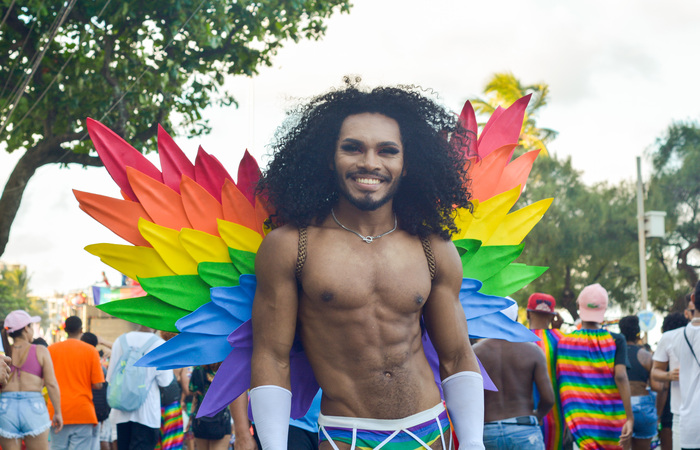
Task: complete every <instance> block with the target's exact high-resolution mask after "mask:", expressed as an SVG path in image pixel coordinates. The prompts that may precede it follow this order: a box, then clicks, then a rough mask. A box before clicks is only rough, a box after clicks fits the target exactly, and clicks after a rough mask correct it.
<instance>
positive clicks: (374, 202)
mask: <svg viewBox="0 0 700 450" xmlns="http://www.w3.org/2000/svg"><path fill="white" fill-rule="evenodd" d="M292 118H293V119H294V120H295V122H294V123H293V124H291V125H289V126H288V128H287V132H286V134H283V135H278V141H277V144H276V145H275V147H274V150H275V154H274V155H273V160H272V162H271V163H270V165H269V167H268V169H267V171H266V172H265V174H264V175H263V178H262V180H261V185H260V187H261V190H262V192H263V193H264V194H266V195H267V197H268V199H269V202H270V203H271V204H272V206H273V207H274V209H275V211H276V216H273V221H274V222H275V225H277V226H278V228H276V229H274V230H273V231H272V232H270V234H269V235H268V236H267V237H266V238H265V239H264V241H263V243H262V245H261V246H260V249H259V251H258V254H257V259H256V264H255V273H256V275H257V279H258V285H257V291H256V294H255V301H254V304H253V341H254V345H253V360H252V379H251V387H252V388H253V389H252V390H251V392H250V396H251V404H252V409H253V418H254V420H255V424H256V428H257V430H258V434H259V436H260V439H261V442H262V444H263V448H264V449H274V450H282V449H286V448H287V443H286V439H287V423H288V418H289V411H290V402H291V393H290V372H289V370H290V369H289V368H290V365H289V352H290V348H291V346H292V342H293V339H294V336H295V331H298V333H299V335H300V337H301V339H302V343H303V345H304V349H305V351H306V354H307V355H308V358H309V361H310V363H311V366H312V369H313V371H314V374H315V376H316V379H317V380H318V383H319V385H320V386H321V388H322V389H323V397H322V402H321V415H320V416H319V427H320V432H319V440H320V441H321V442H320V448H321V449H326V450H327V449H343V450H344V449H349V448H351V447H353V448H354V447H370V448H375V447H376V446H378V445H380V444H382V442H384V441H387V443H386V444H385V445H384V446H383V447H382V448H383V449H385V450H391V449H392V448H396V447H397V446H399V445H406V442H407V441H415V442H414V444H415V448H424V447H423V446H422V444H426V445H427V446H428V447H430V448H433V449H442V448H447V447H448V446H449V445H450V425H449V422H448V420H447V415H446V412H445V409H444V407H443V405H442V402H441V399H440V392H439V390H438V386H437V385H436V384H435V381H434V378H433V374H432V372H431V369H430V366H429V365H428V361H427V359H426V357H425V354H424V352H423V347H422V343H421V333H422V330H423V328H424V329H425V330H427V333H428V334H429V336H430V338H431V340H432V342H433V344H434V346H435V348H436V350H437V354H438V357H439V361H440V376H441V378H442V387H443V390H444V393H445V400H446V405H447V410H448V411H449V414H450V419H451V420H452V423H453V425H454V428H455V432H456V435H457V438H458V440H459V442H460V446H461V448H468V449H472V448H474V449H476V448H483V443H482V432H483V381H482V377H481V374H480V373H479V367H478V363H477V360H476V357H475V355H474V353H473V351H472V349H471V346H470V345H469V341H468V332H467V322H466V319H465V315H464V311H463V309H462V307H461V306H460V303H459V300H458V295H459V290H460V286H461V281H462V267H461V263H460V258H459V254H458V252H457V250H456V248H455V246H454V245H453V244H452V242H451V241H450V235H451V234H452V233H454V232H455V231H456V226H455V223H454V219H453V215H452V211H453V208H454V207H471V205H470V202H469V197H470V195H469V192H468V190H467V188H466V186H467V174H466V164H465V162H466V161H465V159H464V155H463V154H462V152H461V151H459V149H455V148H452V147H451V146H450V144H448V141H447V138H448V136H450V134H451V133H454V132H455V130H456V127H457V126H458V125H457V123H456V122H457V121H456V116H454V115H453V114H452V113H450V112H448V111H446V110H445V109H443V108H442V107H440V106H438V105H437V104H435V103H434V102H433V101H431V100H429V99H427V98H425V97H424V96H423V95H421V94H420V93H418V92H416V91H415V90H413V89H398V88H377V89H374V90H372V91H371V92H364V91H361V90H359V89H357V88H356V87H354V86H350V87H348V88H346V89H343V90H338V91H332V92H330V93H328V94H325V95H322V96H320V97H317V98H315V99H313V100H312V101H311V102H310V103H309V104H308V105H306V106H305V107H303V108H302V109H301V110H299V111H296V114H295V115H294V116H292ZM421 318H422V320H421ZM401 448H404V447H401ZM412 448H413V447H412Z"/></svg>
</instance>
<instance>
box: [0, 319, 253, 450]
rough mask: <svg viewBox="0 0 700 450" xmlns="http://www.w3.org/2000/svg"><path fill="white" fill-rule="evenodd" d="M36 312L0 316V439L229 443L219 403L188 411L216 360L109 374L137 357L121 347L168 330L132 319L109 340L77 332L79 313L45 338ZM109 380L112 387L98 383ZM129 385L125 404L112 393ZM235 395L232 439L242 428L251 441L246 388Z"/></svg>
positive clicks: (105, 446)
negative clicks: (211, 411)
mask: <svg viewBox="0 0 700 450" xmlns="http://www.w3.org/2000/svg"><path fill="white" fill-rule="evenodd" d="M39 321H40V317H39V316H31V315H29V314H28V313H27V312H26V311H23V310H17V311H12V312H11V313H10V314H8V315H7V317H6V318H5V320H4V322H3V326H2V328H3V331H2V336H3V348H4V349H5V352H6V355H3V356H2V358H0V449H2V450H15V449H16V450H19V449H27V450H34V449H36V450H41V449H48V448H51V449H52V450H53V449H77V450H80V449H87V450H117V449H149V450H153V449H159V450H174V449H192V450H193V449H197V450H209V449H211V450H227V449H229V448H230V443H231V438H232V436H233V430H234V427H233V423H232V420H231V418H232V415H231V413H229V412H228V409H227V410H226V412H225V413H223V414H222V415H221V417H223V420H220V421H218V422H215V421H211V420H209V419H208V418H201V419H195V418H194V417H195V416H196V412H197V405H198V403H199V402H201V398H202V397H203V395H204V394H205V393H206V390H207V388H208V385H209V384H210V383H211V379H212V378H213V375H214V373H215V372H216V368H217V366H216V365H212V366H203V367H193V368H192V367H190V368H180V369H174V370H156V369H154V368H142V370H140V372H139V374H140V377H139V378H133V377H131V378H130V377H129V376H125V377H123V380H122V381H120V380H118V378H119V376H117V375H116V373H117V372H119V368H120V367H125V365H129V366H131V365H133V362H134V360H136V359H138V358H133V359H132V360H128V358H123V355H124V354H125V353H134V354H135V355H142V354H143V353H145V352H148V351H150V350H152V349H154V348H156V347H157V346H159V345H160V344H162V343H163V342H164V340H167V339H170V338H172V337H173V336H174V335H175V333H168V332H161V331H159V332H155V330H153V329H149V328H146V327H140V328H139V329H138V330H136V331H133V332H129V333H126V334H124V335H122V336H120V337H119V339H117V340H116V341H115V342H113V343H112V342H109V341H106V340H104V339H102V338H100V337H98V336H97V335H95V334H94V333H91V332H83V324H82V320H81V319H80V318H79V317H77V316H70V317H68V318H67V319H66V320H65V324H64V327H63V329H64V331H65V333H66V336H65V337H66V338H65V340H60V341H58V342H56V343H54V344H51V345H47V343H46V341H45V340H43V339H41V338H37V339H34V326H33V324H35V323H37V322H39ZM144 345H145V348H141V347H144ZM98 347H102V348H103V349H101V350H98ZM105 350H106V352H105ZM107 355H109V356H107ZM123 363H124V364H123ZM110 383H111V384H112V387H113V388H117V389H111V390H110V389H108V387H109V384H110ZM124 383H128V385H127V384H124ZM132 388H139V389H142V390H143V393H142V396H143V398H142V400H141V401H139V402H138V404H135V405H133V406H131V407H126V406H125V404H124V403H122V404H120V403H119V401H118V400H117V401H115V400H114V399H118V398H119V397H120V396H121V398H122V399H124V398H128V397H129V396H130V395H132V394H125V392H126V391H129V390H133V389H132ZM134 398H136V397H134ZM110 399H111V400H110ZM243 400H244V401H245V403H244V404H243V405H239V406H237V407H238V410H237V415H238V421H237V423H236V427H239V428H240V429H238V428H236V430H237V431H238V433H239V436H241V435H242V436H243V437H242V438H241V441H242V442H245V441H246V436H245V435H246V434H247V435H248V437H249V439H250V440H251V441H252V442H254V440H253V438H252V434H251V432H250V422H249V421H248V417H247V396H246V398H245V399H243ZM239 403H240V402H239ZM236 404H237V405H238V403H236ZM188 425H189V426H188Z"/></svg>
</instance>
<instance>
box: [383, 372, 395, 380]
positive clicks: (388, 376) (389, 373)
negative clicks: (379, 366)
mask: <svg viewBox="0 0 700 450" xmlns="http://www.w3.org/2000/svg"><path fill="white" fill-rule="evenodd" d="M384 376H385V377H387V378H391V377H392V376H394V375H393V374H392V373H391V372H389V371H386V372H384Z"/></svg>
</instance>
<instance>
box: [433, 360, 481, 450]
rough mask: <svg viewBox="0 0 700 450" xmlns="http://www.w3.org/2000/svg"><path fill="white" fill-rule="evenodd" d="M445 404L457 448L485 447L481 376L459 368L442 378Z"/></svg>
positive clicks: (461, 449)
mask: <svg viewBox="0 0 700 450" xmlns="http://www.w3.org/2000/svg"><path fill="white" fill-rule="evenodd" d="M442 392H443V393H444V394H445V405H446V406H447V412H448V413H449V414H450V419H451V420H452V425H453V426H454V428H455V434H456V435H457V440H458V441H459V448H460V450H463V449H464V450H466V449H474V450H476V449H483V448H484V379H483V378H482V376H481V374H479V373H476V372H458V373H455V374H454V375H451V376H449V377H447V378H445V379H444V380H443V381H442Z"/></svg>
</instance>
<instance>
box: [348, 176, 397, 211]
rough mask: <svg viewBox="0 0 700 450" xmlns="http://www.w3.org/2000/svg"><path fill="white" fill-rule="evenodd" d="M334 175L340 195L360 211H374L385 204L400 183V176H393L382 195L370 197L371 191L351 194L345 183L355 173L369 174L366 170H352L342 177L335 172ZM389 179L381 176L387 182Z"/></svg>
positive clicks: (394, 193) (391, 197)
mask: <svg viewBox="0 0 700 450" xmlns="http://www.w3.org/2000/svg"><path fill="white" fill-rule="evenodd" d="M336 174H337V175H336V176H337V178H338V180H337V182H338V190H339V191H340V195H342V196H343V197H345V199H346V200H347V201H348V202H349V203H350V204H351V205H352V206H354V207H355V208H357V209H359V210H360V211H376V210H377V209H379V208H380V207H382V206H384V205H385V204H387V203H388V202H389V201H390V200H392V199H393V198H394V196H395V195H396V193H397V192H398V190H399V185H400V184H401V178H402V177H399V178H395V179H394V180H393V181H391V185H390V186H389V190H388V191H387V192H386V193H385V194H384V196H383V197H380V198H372V195H373V193H372V192H367V193H366V194H362V195H360V196H357V197H355V196H352V195H351V194H350V192H349V190H348V185H347V183H345V179H350V178H352V177H354V176H356V175H369V174H368V173H366V172H362V173H359V172H353V173H348V174H346V175H345V177H343V176H342V175H341V174H339V173H337V172H336ZM388 181H389V179H388V178H386V177H382V182H385V183H386V182H388Z"/></svg>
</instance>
